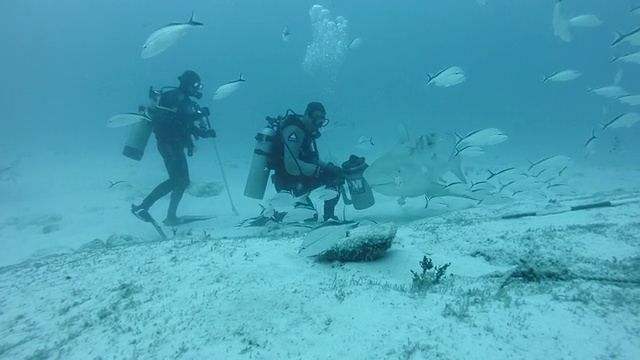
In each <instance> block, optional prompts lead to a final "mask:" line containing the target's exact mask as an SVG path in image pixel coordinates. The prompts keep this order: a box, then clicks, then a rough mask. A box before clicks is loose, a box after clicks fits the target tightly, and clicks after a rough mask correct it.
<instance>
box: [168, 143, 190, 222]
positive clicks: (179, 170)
mask: <svg viewBox="0 0 640 360" xmlns="http://www.w3.org/2000/svg"><path fill="white" fill-rule="evenodd" d="M173 153H174V156H173V158H172V159H173V162H172V163H171V171H170V172H169V176H170V177H171V180H172V181H173V184H174V187H173V191H172V192H171V200H170V202H169V208H168V209H167V219H166V220H165V222H168V223H174V224H175V223H177V222H178V216H177V215H176V212H177V210H178V205H179V204H180V200H182V195H184V192H185V190H187V187H189V183H190V178H189V165H188V163H187V157H186V155H185V153H184V149H182V147H177V146H176V147H175V148H174V149H173Z"/></svg>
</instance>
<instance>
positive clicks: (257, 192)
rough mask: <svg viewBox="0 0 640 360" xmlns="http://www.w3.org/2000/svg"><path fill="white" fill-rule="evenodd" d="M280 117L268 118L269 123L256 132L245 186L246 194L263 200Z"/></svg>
mask: <svg viewBox="0 0 640 360" xmlns="http://www.w3.org/2000/svg"><path fill="white" fill-rule="evenodd" d="M279 120H280V118H278V119H273V118H267V121H269V125H267V126H265V127H264V129H262V130H260V132H258V133H257V134H256V137H255V139H256V146H255V148H254V149H253V158H252V159H251V167H250V168H249V175H248V176H247V182H246V184H245V187H244V195H245V196H247V197H250V198H252V199H256V200H262V198H263V197H264V192H265V190H266V189H267V183H268V182H269V174H270V173H271V169H270V167H269V160H270V158H271V155H272V151H273V142H274V140H276V138H275V137H276V134H277V129H278V122H279Z"/></svg>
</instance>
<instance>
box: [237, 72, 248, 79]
mask: <svg viewBox="0 0 640 360" xmlns="http://www.w3.org/2000/svg"><path fill="white" fill-rule="evenodd" d="M238 81H247V80H245V79H244V78H243V77H242V73H240V79H238Z"/></svg>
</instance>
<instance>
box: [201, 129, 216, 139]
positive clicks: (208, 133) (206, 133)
mask: <svg viewBox="0 0 640 360" xmlns="http://www.w3.org/2000/svg"><path fill="white" fill-rule="evenodd" d="M216 136H217V134H216V131H215V130H213V129H208V130H205V131H204V132H203V133H202V137H203V138H205V139H207V138H211V139H213V138H215V137H216Z"/></svg>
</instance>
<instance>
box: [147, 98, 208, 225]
mask: <svg viewBox="0 0 640 360" xmlns="http://www.w3.org/2000/svg"><path fill="white" fill-rule="evenodd" d="M196 109H197V104H196V103H195V102H194V101H192V100H191V99H190V98H189V96H188V95H187V93H186V92H185V91H183V90H181V89H180V88H176V89H172V90H169V91H167V92H165V93H163V94H162V95H161V97H160V100H159V101H158V104H157V106H156V107H155V108H153V109H150V111H149V112H150V116H151V119H152V125H153V132H154V134H155V136H156V140H157V146H158V151H159V152H160V155H161V156H162V159H163V160H164V165H165V167H166V169H167V173H168V174H169V179H168V180H166V181H164V182H162V183H160V185H158V186H157V187H156V188H155V189H153V191H152V192H151V193H150V194H149V196H147V197H146V198H145V199H144V200H143V202H142V204H141V205H140V207H142V208H145V209H148V208H149V207H150V206H151V205H153V204H154V203H155V202H156V201H158V199H160V198H161V197H163V196H165V195H167V194H168V193H170V192H171V201H170V203H169V209H168V211H167V218H175V217H176V210H177V208H178V204H179V203H180V200H181V199H182V195H183V194H184V192H185V190H186V189H187V187H188V186H189V182H190V179H189V166H188V164H187V158H186V156H185V149H186V150H187V151H188V152H189V154H192V152H193V147H194V144H193V139H192V136H203V135H204V133H205V130H204V129H201V128H199V127H197V126H196V125H195V122H196V121H198V120H200V119H202V114H200V113H199V112H197V111H196Z"/></svg>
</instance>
